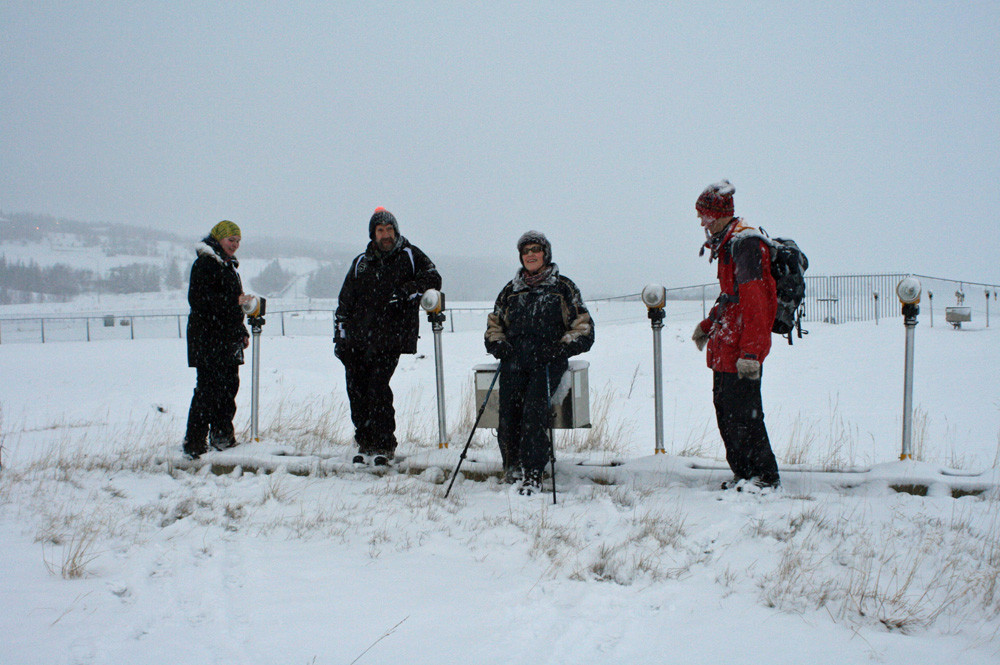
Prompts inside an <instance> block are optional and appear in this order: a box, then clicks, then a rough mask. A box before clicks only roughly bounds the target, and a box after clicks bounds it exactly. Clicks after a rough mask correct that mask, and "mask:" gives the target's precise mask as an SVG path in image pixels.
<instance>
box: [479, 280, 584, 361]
mask: <svg viewBox="0 0 1000 665" xmlns="http://www.w3.org/2000/svg"><path fill="white" fill-rule="evenodd" d="M551 267H552V273H551V274H550V275H549V276H548V277H546V278H545V279H544V280H542V282H541V283H539V284H537V285H535V286H533V287H532V286H528V284H527V283H526V282H525V281H524V279H523V278H522V275H521V272H518V275H517V277H515V278H514V279H513V280H511V281H510V282H508V283H507V286H505V287H504V288H503V290H502V291H500V295H499V296H497V300H496V303H495V304H494V306H493V312H492V313H491V314H490V315H489V316H488V317H487V322H486V335H485V344H486V350H487V351H488V352H489V353H491V354H492V355H494V356H496V357H497V358H499V359H501V360H510V361H512V362H514V363H516V364H517V365H519V366H521V367H524V368H527V367H530V366H532V365H542V364H545V363H548V362H550V361H552V360H559V359H561V358H569V357H570V356H575V355H577V354H580V353H584V352H586V351H588V350H589V349H590V347H591V346H593V344H594V322H593V320H592V319H591V318H590V312H589V311H588V310H587V306H586V305H584V304H583V298H582V297H581V296H580V290H579V289H578V288H577V287H576V284H574V283H573V281H572V280H571V279H569V278H568V277H564V276H562V275H560V274H559V268H558V267H557V266H556V265H555V264H554V263H553V264H552V266H551ZM508 345H509V346H508Z"/></svg>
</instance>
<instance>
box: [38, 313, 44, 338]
mask: <svg viewBox="0 0 1000 665" xmlns="http://www.w3.org/2000/svg"><path fill="white" fill-rule="evenodd" d="M38 320H39V321H41V322H42V344H45V319H38Z"/></svg>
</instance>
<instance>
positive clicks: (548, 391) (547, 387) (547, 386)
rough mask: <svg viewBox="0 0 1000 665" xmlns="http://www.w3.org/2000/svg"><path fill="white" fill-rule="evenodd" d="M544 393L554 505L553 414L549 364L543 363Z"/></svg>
mask: <svg viewBox="0 0 1000 665" xmlns="http://www.w3.org/2000/svg"><path fill="white" fill-rule="evenodd" d="M545 394H546V395H548V399H547V400H546V401H547V402H548V409H549V461H550V462H552V505H556V432H555V423H554V421H555V414H554V412H553V408H552V384H551V383H550V382H549V366H548V365H545Z"/></svg>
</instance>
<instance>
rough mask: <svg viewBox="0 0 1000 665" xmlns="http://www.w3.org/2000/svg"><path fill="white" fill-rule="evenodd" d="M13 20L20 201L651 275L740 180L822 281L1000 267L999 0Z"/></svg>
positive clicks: (34, 206) (754, 214)
mask: <svg viewBox="0 0 1000 665" xmlns="http://www.w3.org/2000/svg"><path fill="white" fill-rule="evenodd" d="M0 33H2V43H0V49H2V51H0V207H2V209H3V211H5V212H39V213H47V214H52V215H56V216H61V217H70V218H74V219H81V220H85V221H116V222H126V223H138V224H142V225H146V226H150V227H153V228H161V229H169V230H171V231H174V232H177V233H181V234H190V236H191V237H192V240H194V239H197V237H199V236H200V235H201V234H203V233H204V232H205V231H207V229H208V228H210V227H211V225H212V224H214V223H215V222H216V221H218V220H219V219H222V218H229V219H232V220H234V221H236V222H238V223H239V224H240V225H241V226H242V227H243V232H244V239H245V240H251V239H252V236H253V235H255V234H269V235H273V234H280V233H286V234H290V235H293V236H299V237H303V238H313V239H315V240H316V242H338V243H348V244H355V245H357V246H358V247H359V249H360V247H361V245H363V243H365V242H366V241H367V220H368V217H369V216H370V215H371V212H372V210H373V209H374V208H375V207H376V206H378V205H384V206H385V207H387V208H388V209H389V210H391V211H393V212H394V213H395V214H396V215H397V217H398V218H399V222H400V225H401V227H402V231H403V234H404V235H406V236H407V237H408V238H409V239H410V240H411V241H412V242H414V243H415V244H417V245H418V246H420V247H421V248H423V249H425V250H426V251H427V252H428V253H429V254H431V256H432V257H433V255H434V253H435V252H437V253H442V252H449V253H460V254H473V255H474V254H489V253H497V252H498V253H500V254H504V253H506V254H507V255H509V257H510V261H511V266H512V269H513V267H514V266H515V265H516V261H517V259H516V256H515V251H514V249H513V245H514V242H515V240H516V238H517V236H518V235H520V233H521V232H523V231H524V230H527V229H529V228H537V229H539V230H542V231H544V232H545V233H546V234H548V236H549V237H550V239H551V240H552V243H553V246H554V254H555V259H556V261H557V262H558V263H560V265H562V266H563V270H564V272H566V273H567V274H569V275H570V276H571V277H572V276H573V272H576V273H579V272H581V271H584V270H591V269H593V270H604V271H607V274H608V278H609V280H611V281H615V282H621V283H622V284H633V283H634V284H635V285H636V288H635V290H638V288H640V287H641V285H642V284H643V283H645V282H647V281H654V280H655V281H661V282H664V283H666V284H667V285H668V286H671V285H682V284H690V283H699V282H704V281H709V280H711V279H712V278H713V276H714V268H713V267H709V266H708V264H707V261H705V260H704V259H701V260H699V259H698V257H697V249H698V246H699V244H700V242H701V241H702V239H703V237H702V232H701V230H700V228H699V226H698V223H697V219H696V217H695V214H694V200H695V198H696V197H697V195H698V193H699V192H700V191H701V189H702V188H703V187H704V186H705V185H707V184H709V183H711V182H714V181H716V180H719V179H720V178H728V179H730V180H731V181H732V182H733V184H734V185H735V187H736V209H737V213H738V214H742V215H743V216H744V217H745V218H746V219H747V220H748V221H749V222H751V223H753V224H759V225H763V226H764V227H765V228H766V229H767V230H768V231H770V232H771V233H772V234H774V235H788V236H791V237H794V238H795V239H796V240H798V241H799V244H800V246H801V247H802V248H803V249H804V250H805V251H806V253H807V254H808V255H809V257H810V260H811V263H812V267H811V272H813V273H815V274H829V273H837V272H847V271H887V270H892V271H912V272H918V273H924V274H931V275H941V276H945V277H956V278H961V279H966V280H970V281H985V282H992V283H997V282H1000V262H998V260H997V257H996V249H995V245H996V238H997V234H998V231H1000V229H998V225H997V221H996V220H997V213H998V211H1000V120H998V118H1000V77H998V71H1000V38H998V35H1000V3H998V2H996V1H995V0H991V1H988V2H954V0H951V1H948V2H919V1H914V2H849V1H848V2H837V3H830V2H805V1H802V0H799V1H797V2H691V3H686V2H662V1H660V2H649V3H645V2H643V3H640V2H631V3H592V2H576V3H550V2H540V1H535V2H518V3H506V2H498V1H496V0H490V1H488V2H455V3H451V2H448V3H445V2H430V1H424V2H385V3H382V2H350V3H348V2H316V3H305V2H287V1H286V2H274V3H259V2H241V3H237V2H227V3H216V2H209V1H206V0H198V1H196V2H188V1H182V0H174V1H171V2H44V1H41V2H40V1H38V0H31V1H29V2H21V1H19V0H5V1H4V2H3V3H2V4H0ZM608 266H613V268H612V269H609V268H608ZM465 277H466V276H459V275H454V276H450V275H445V281H446V282H447V281H448V280H449V279H452V280H454V279H462V278H465ZM499 286H501V285H498V289H499ZM446 289H447V287H446ZM585 295H586V294H585Z"/></svg>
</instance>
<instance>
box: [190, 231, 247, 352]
mask: <svg viewBox="0 0 1000 665" xmlns="http://www.w3.org/2000/svg"><path fill="white" fill-rule="evenodd" d="M195 250H196V252H197V254H198V258H197V259H195V262H194V265H192V266H191V281H190V284H189V286H188V303H189V304H190V305H191V314H190V315H189V316H188V324H187V350H188V366H189V367H205V366H210V365H229V364H237V365H241V364H243V347H244V343H245V340H246V339H247V338H248V337H249V335H248V334H247V329H246V326H245V325H243V310H242V309H241V308H240V305H239V297H240V295H242V294H243V284H242V282H241V281H240V275H239V273H238V272H236V268H237V267H238V266H239V261H237V260H236V258H235V257H233V258H227V257H226V254H225V252H223V251H222V246H221V245H219V242H218V241H217V240H215V239H214V238H212V237H207V238H205V239H204V240H202V241H201V242H200V243H199V244H198V245H197V246H196V247H195Z"/></svg>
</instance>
